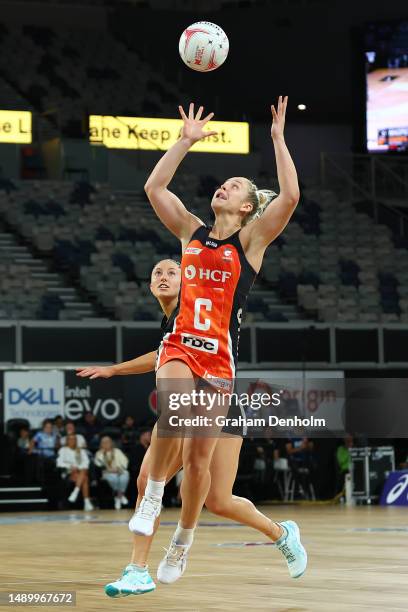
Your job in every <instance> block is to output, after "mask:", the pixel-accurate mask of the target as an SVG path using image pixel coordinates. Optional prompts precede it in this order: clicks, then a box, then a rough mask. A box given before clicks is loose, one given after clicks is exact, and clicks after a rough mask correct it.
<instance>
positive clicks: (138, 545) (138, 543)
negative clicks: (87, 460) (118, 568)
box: [130, 425, 182, 567]
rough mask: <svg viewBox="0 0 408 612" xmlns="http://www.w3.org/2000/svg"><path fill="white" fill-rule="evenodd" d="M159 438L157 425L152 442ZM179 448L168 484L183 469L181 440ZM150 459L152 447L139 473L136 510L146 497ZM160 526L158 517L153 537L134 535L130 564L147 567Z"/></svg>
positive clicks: (170, 470)
mask: <svg viewBox="0 0 408 612" xmlns="http://www.w3.org/2000/svg"><path fill="white" fill-rule="evenodd" d="M156 437H157V427H156V425H155V426H154V429H153V432H152V440H153V438H156ZM178 442H179V448H178V451H177V455H176V456H175V457H174V459H173V461H172V464H171V465H170V466H169V467H168V476H167V477H166V480H167V482H168V481H169V480H171V478H172V477H173V476H174V474H176V473H177V472H178V471H179V469H180V468H181V463H182V458H181V446H182V440H179V441H178ZM150 457H151V450H150V447H149V448H148V449H147V451H146V454H145V456H144V458H143V463H142V465H141V467H140V472H139V476H138V478H137V493H138V497H137V502H136V508H137V507H138V505H139V504H140V502H141V500H142V497H143V495H144V491H145V488H146V483H147V478H148V475H149V471H150ZM159 524H160V517H158V518H157V519H156V522H155V525H154V531H153V535H151V536H138V535H133V550H132V556H131V559H130V563H134V564H136V565H138V566H140V567H145V566H146V564H147V559H148V556H149V552H150V549H151V546H152V543H153V538H154V536H155V534H156V531H157V530H158V528H159Z"/></svg>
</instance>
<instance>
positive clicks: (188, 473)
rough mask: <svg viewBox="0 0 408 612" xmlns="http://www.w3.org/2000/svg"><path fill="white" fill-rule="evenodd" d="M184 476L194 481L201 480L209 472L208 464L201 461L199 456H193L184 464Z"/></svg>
mask: <svg viewBox="0 0 408 612" xmlns="http://www.w3.org/2000/svg"><path fill="white" fill-rule="evenodd" d="M183 472H184V478H188V479H189V480H193V481H201V480H202V479H203V478H204V476H205V475H206V474H207V472H208V465H207V463H206V462H205V461H200V459H199V458H198V457H191V458H190V459H187V460H186V461H185V462H184V464H183Z"/></svg>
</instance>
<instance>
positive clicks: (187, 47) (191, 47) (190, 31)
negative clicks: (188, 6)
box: [179, 21, 229, 72]
mask: <svg viewBox="0 0 408 612" xmlns="http://www.w3.org/2000/svg"><path fill="white" fill-rule="evenodd" d="M228 51H229V42H228V37H227V35H226V34H225V32H224V30H223V29H222V28H220V27H219V26H217V25H216V24H215V23H211V22H210V21H197V23H193V24H192V25H191V26H189V27H188V28H186V29H185V30H184V32H183V33H182V35H181V37H180V42H179V53H180V57H181V59H182V60H183V62H184V63H185V64H186V66H188V67H189V68H191V69H192V70H197V71H198V72H210V71H211V70H215V69H216V68H219V67H220V66H221V65H222V64H223V63H224V62H225V60H226V59H227V55H228Z"/></svg>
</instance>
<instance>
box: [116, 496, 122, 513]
mask: <svg viewBox="0 0 408 612" xmlns="http://www.w3.org/2000/svg"><path fill="white" fill-rule="evenodd" d="M121 507H122V504H121V499H120V497H115V510H120V509H121Z"/></svg>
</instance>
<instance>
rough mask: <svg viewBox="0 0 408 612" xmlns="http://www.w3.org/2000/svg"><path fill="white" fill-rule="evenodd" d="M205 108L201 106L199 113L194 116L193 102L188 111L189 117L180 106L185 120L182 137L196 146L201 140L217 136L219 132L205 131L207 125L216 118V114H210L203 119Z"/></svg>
mask: <svg viewBox="0 0 408 612" xmlns="http://www.w3.org/2000/svg"><path fill="white" fill-rule="evenodd" d="M203 111H204V107H203V106H200V108H199V109H198V111H197V113H196V114H195V115H194V104H193V103H192V102H191V104H190V106H189V110H188V117H187V115H186V113H185V112H184V109H183V107H182V106H179V113H180V115H181V118H182V119H183V122H184V124H183V128H182V130H181V137H182V138H186V139H187V140H189V141H190V142H191V144H194V143H195V142H198V141H199V140H201V138H206V137H207V136H215V135H216V134H217V132H214V131H211V130H209V131H207V130H205V129H204V127H205V126H206V124H207V123H208V122H209V121H210V119H212V118H213V117H214V113H210V114H209V115H207V116H206V117H204V119H201V115H202V114H203Z"/></svg>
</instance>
